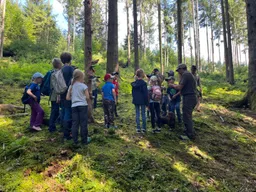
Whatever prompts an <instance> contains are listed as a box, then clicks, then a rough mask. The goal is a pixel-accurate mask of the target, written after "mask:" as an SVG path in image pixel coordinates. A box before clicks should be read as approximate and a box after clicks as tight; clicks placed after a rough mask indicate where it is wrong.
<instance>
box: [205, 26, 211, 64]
mask: <svg viewBox="0 0 256 192" xmlns="http://www.w3.org/2000/svg"><path fill="white" fill-rule="evenodd" d="M206 42H207V55H208V60H207V61H208V65H209V64H210V51H209V32H208V21H206Z"/></svg>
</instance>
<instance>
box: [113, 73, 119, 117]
mask: <svg viewBox="0 0 256 192" xmlns="http://www.w3.org/2000/svg"><path fill="white" fill-rule="evenodd" d="M112 75H113V76H114V79H113V84H114V85H115V92H116V105H115V111H114V112H115V116H116V117H118V114H117V104H118V94H119V83H118V75H119V73H118V72H113V73H112Z"/></svg>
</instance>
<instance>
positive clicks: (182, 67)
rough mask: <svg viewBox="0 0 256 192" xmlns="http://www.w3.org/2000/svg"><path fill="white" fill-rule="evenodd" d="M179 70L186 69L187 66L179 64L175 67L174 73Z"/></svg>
mask: <svg viewBox="0 0 256 192" xmlns="http://www.w3.org/2000/svg"><path fill="white" fill-rule="evenodd" d="M180 69H187V65H186V64H183V63H181V64H179V65H178V67H177V69H176V71H178V70H180Z"/></svg>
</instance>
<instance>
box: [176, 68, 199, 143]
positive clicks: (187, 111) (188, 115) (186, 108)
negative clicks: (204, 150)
mask: <svg viewBox="0 0 256 192" xmlns="http://www.w3.org/2000/svg"><path fill="white" fill-rule="evenodd" d="M176 71H177V72H178V73H179V74H180V75H181V80H180V84H179V85H171V87H173V88H175V89H178V90H180V91H181V95H182V98H183V107H182V112H183V122H184V126H185V134H186V136H183V135H181V136H180V138H181V139H194V138H195V131H194V128H193V120H192V113H193V110H194V108H195V106H196V104H197V96H196V81H195V78H194V76H193V75H192V74H191V73H190V72H188V71H187V66H186V65H185V64H179V65H178V67H177V70H176Z"/></svg>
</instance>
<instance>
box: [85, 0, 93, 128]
mask: <svg viewBox="0 0 256 192" xmlns="http://www.w3.org/2000/svg"><path fill="white" fill-rule="evenodd" d="M84 22H85V23H84V70H85V83H86V84H87V86H88V91H89V95H90V99H89V101H88V122H91V123H93V122H94V118H93V108H92V99H91V98H92V81H91V80H90V78H89V77H90V75H89V68H90V67H91V65H92V0H85V1H84Z"/></svg>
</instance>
